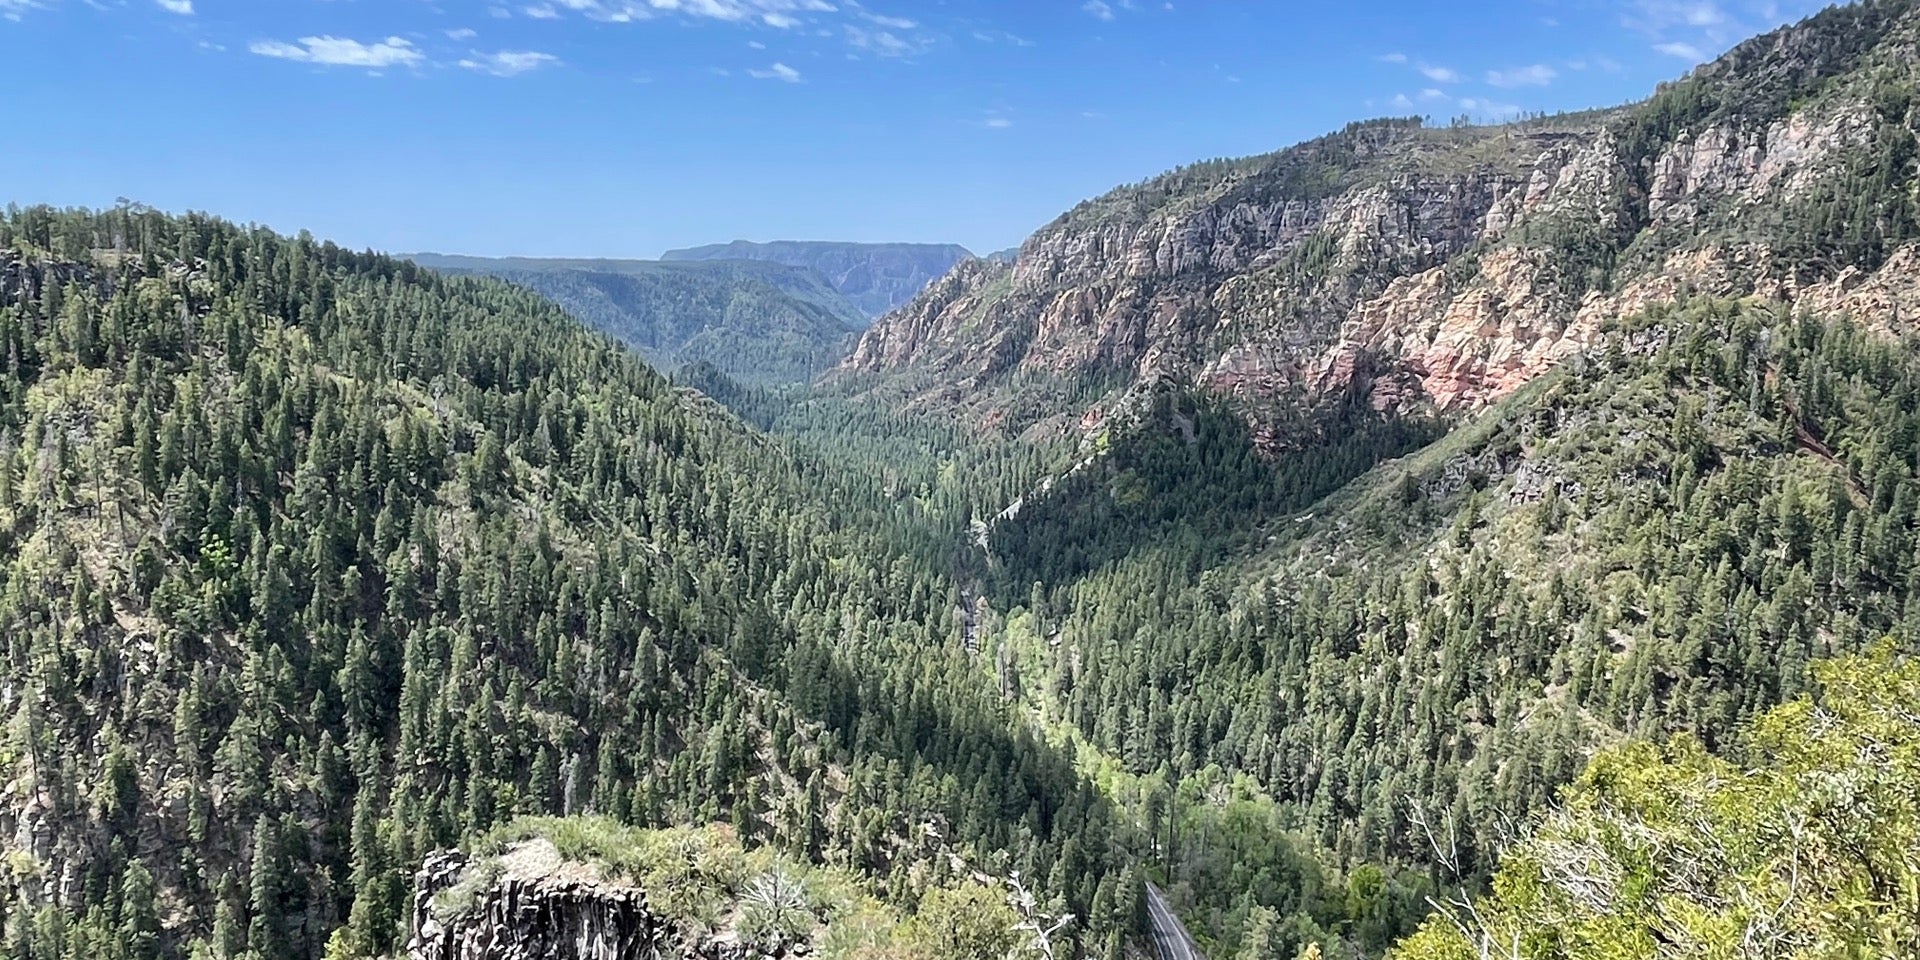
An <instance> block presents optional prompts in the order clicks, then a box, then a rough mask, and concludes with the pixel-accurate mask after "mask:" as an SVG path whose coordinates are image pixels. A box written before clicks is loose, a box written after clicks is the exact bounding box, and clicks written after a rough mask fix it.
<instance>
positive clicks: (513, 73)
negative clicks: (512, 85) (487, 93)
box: [460, 50, 560, 77]
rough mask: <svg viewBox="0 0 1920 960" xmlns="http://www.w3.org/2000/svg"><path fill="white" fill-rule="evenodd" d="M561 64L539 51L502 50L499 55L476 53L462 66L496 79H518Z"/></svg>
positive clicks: (463, 60)
mask: <svg viewBox="0 0 1920 960" xmlns="http://www.w3.org/2000/svg"><path fill="white" fill-rule="evenodd" d="M559 62H560V58H559V57H556V56H554V55H553V54H551V53H541V52H539V51H537V50H501V51H499V52H498V53H479V52H475V53H474V54H473V55H472V56H469V57H466V58H464V59H462V60H461V61H460V66H462V67H465V68H466V69H468V70H473V71H476V72H478V73H486V74H491V75H493V76H496V77H517V76H519V75H521V74H523V73H530V72H532V71H534V70H538V69H540V68H541V67H545V66H550V65H552V64H556V63H559Z"/></svg>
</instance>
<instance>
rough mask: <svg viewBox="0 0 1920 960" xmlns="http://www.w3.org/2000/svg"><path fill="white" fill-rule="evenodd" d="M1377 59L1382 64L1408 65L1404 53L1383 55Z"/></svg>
mask: <svg viewBox="0 0 1920 960" xmlns="http://www.w3.org/2000/svg"><path fill="white" fill-rule="evenodd" d="M1376 59H1378V60H1379V61H1380V62H1381V63H1406V62H1407V55H1406V54H1404V53H1383V54H1381V55H1380V56H1379V57H1377V58H1376Z"/></svg>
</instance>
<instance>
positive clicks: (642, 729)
mask: <svg viewBox="0 0 1920 960" xmlns="http://www.w3.org/2000/svg"><path fill="white" fill-rule="evenodd" d="M0 365H3V366H0V374H3V375H0V681H3V682H0V704H3V705H4V707H5V709H6V714H7V720H8V728H7V730H8V732H7V735H6V738H5V740H4V742H0V787H3V788H4V789H0V836H4V837H5V838H7V841H6V850H5V853H6V856H5V857H0V936H3V937H4V938H5V939H4V941H3V942H4V944H5V946H4V947H3V948H0V953H5V954H6V955H8V956H20V957H28V956H33V957H45V956H59V957H107V958H114V960H119V958H139V960H145V958H150V957H153V956H188V955H193V956H214V957H246V958H275V960H280V958H299V957H309V958H311V957H319V956H320V955H321V954H322V952H323V950H327V951H333V953H332V955H334V956H373V955H379V954H382V953H384V952H386V951H387V950H389V949H390V948H391V947H392V946H393V945H394V942H395V940H396V938H397V937H398V936H401V935H403V930H402V921H403V920H404V917H405V915H406V912H407V911H406V909H405V907H406V904H407V903H408V902H409V898H410V893H411V891H410V888H409V880H410V878H411V877H412V875H413V871H414V870H415V868H416V867H417V866H418V864H419V863H420V862H421V858H422V855H423V854H424V853H426V852H427V851H429V850H433V849H439V848H444V847H448V846H452V845H454V844H456V843H458V842H459V841H460V840H462V838H463V837H467V836H470V835H474V834H478V833H482V832H484V831H486V830H487V829H489V828H490V827H491V826H493V825H495V824H500V823H504V822H506V821H508V820H510V819H511V818H513V817H514V816H516V815H518V814H539V813H553V814H563V813H582V812H585V813H595V814H601V815H606V816H611V817H614V818H616V819H619V820H622V821H625V822H628V823H632V824H638V825H653V826H663V825H669V824H679V823H687V822H699V823H705V822H710V821H716V820H721V821H726V822H728V823H730V824H731V828H732V830H733V831H734V833H735V834H736V835H737V836H739V837H740V838H741V839H742V841H743V842H749V843H763V844H773V845H777V846H780V847H782V848H784V849H786V850H788V851H792V852H793V854H794V855H795V856H799V857H803V858H806V859H810V860H815V861H820V860H826V859H831V860H833V861H834V862H836V863H840V864H843V865H845V866H848V867H851V868H853V869H855V870H857V871H860V872H861V875H862V876H864V877H867V878H870V881H869V882H871V883H873V884H874V889H876V890H878V891H881V892H883V893H884V894H885V895H887V896H889V897H892V898H911V897H912V896H914V895H916V894H917V892H918V891H919V890H920V889H921V887H919V886H917V885H916V884H918V883H920V882H921V881H922V880H925V879H929V878H930V877H929V873H928V871H929V870H930V871H932V873H933V874H935V875H944V874H941V873H940V871H941V870H942V869H943V868H942V867H940V866H939V865H940V864H944V863H946V862H947V860H946V859H945V858H944V857H943V856H940V855H938V854H936V853H927V854H925V855H922V854H920V853H918V852H916V851H918V849H919V848H918V847H915V846H914V844H924V843H925V842H926V839H925V838H926V836H927V831H926V830H925V828H926V827H927V826H928V825H929V824H932V825H935V826H936V827H938V830H939V833H940V835H941V836H943V837H945V838H946V842H947V843H950V844H951V845H952V848H953V849H955V850H959V851H961V852H964V853H967V854H969V855H972V854H973V853H975V852H977V851H996V852H999V855H1000V856H1001V857H1003V858H1004V859H1003V860H1001V861H999V862H1000V864H1001V865H1002V866H1003V867H1004V868H1013V869H1021V870H1023V871H1024V872H1025V873H1026V875H1028V876H1030V877H1032V878H1034V881H1035V882H1036V883H1039V884H1041V885H1042V887H1043V890H1044V892H1045V894H1046V895H1047V896H1049V897H1052V896H1058V897H1060V898H1061V902H1062V903H1064V904H1067V905H1070V908H1071V909H1073V910H1074V911H1075V912H1076V913H1078V914H1080V915H1081V916H1084V917H1088V918H1089V920H1088V922H1087V923H1086V924H1085V925H1084V926H1081V927H1079V928H1078V933H1077V936H1078V937H1080V938H1082V940H1083V941H1084V942H1086V943H1088V944H1089V945H1091V946H1096V947H1097V946H1103V945H1104V946H1107V947H1109V948H1112V949H1117V946H1115V945H1117V944H1118V943H1119V942H1120V941H1121V939H1122V938H1123V937H1124V936H1126V932H1127V930H1128V929H1129V928H1130V926H1131V923H1132V920H1131V913H1130V911H1129V909H1128V906H1127V905H1128V904H1129V903H1131V902H1132V898H1131V897H1129V895H1128V894H1127V893H1125V892H1123V891H1127V890H1137V889H1138V888H1139V882H1138V879H1137V876H1129V875H1128V874H1127V873H1126V871H1125V869H1124V867H1123V866H1122V865H1121V862H1120V859H1119V856H1118V854H1116V853H1115V852H1114V851H1115V849H1116V847H1115V846H1114V844H1119V845H1122V846H1124V844H1125V843H1126V841H1125V839H1124V837H1122V836H1120V835H1118V834H1117V833H1116V827H1115V825H1114V823H1113V822H1112V819H1111V816H1110V812H1109V809H1108V807H1107V806H1106V804H1105V803H1104V802H1103V801H1102V800H1101V799H1100V798H1098V797H1097V796H1096V795H1094V794H1093V792H1092V791H1091V790H1090V789H1088V788H1087V787H1086V786H1085V785H1084V784H1083V783H1082V782H1081V781H1080V780H1079V779H1078V777H1077V775H1076V774H1075V772H1074V770H1073V768H1072V767H1071V765H1070V763H1069V762H1068V760H1067V759H1066V758H1064V757H1062V756H1061V755H1059V754H1058V753H1057V752H1056V751H1055V750H1054V749H1052V748H1051V747H1049V746H1047V745H1045V744H1042V743H1038V742H1036V741H1035V740H1034V739H1033V738H1032V737H1031V736H1029V735H1027V734H1026V733H1025V732H1024V731H1022V730H1020V729H1018V728H1016V727H1014V726H1013V725H1012V724H1010V723H1009V720H1010V717H1009V716H1008V713H1007V710H1006V708H1005V705H1004V704H1003V703H1002V702H1001V701H1000V700H999V699H998V697H997V695H995V694H994V693H993V691H992V689H991V687H990V686H989V685H988V684H987V683H986V682H985V681H984V679H983V678H980V677H978V676H977V674H976V671H975V670H974V668H973V666H972V664H971V663H970V662H969V661H968V659H967V658H966V656H965V654H964V653H963V652H962V651H960V650H959V649H958V648H957V646H956V645H954V644H952V643H950V642H949V640H950V638H951V637H952V636H953V635H954V634H955V633H956V632H957V631H956V629H955V625H954V623H953V620H952V616H951V614H950V612H949V611H950V606H949V604H948V602H947V599H946V598H947V597H948V595H949V593H950V589H951V588H950V587H948V586H947V585H945V584H944V583H942V582H941V581H940V580H938V579H936V578H933V577H931V576H929V575H927V574H926V573H924V572H922V571H920V570H918V569H917V568H915V567H914V566H912V565H911V564H909V563H906V562H896V563H892V564H878V563H865V562H850V561H849V560H848V558H868V557H875V556H884V555H885V554H886V542H887V540H888V538H889V529H888V527H887V525H886V523H885V521H884V519H883V516H884V510H883V509H880V508H875V507H872V506H870V505H868V504H866V503H864V502H862V501H860V500H857V499H851V500H847V499H843V500H841V501H835V502H834V503H833V505H832V506H828V505H827V503H826V502H825V501H824V500H821V499H815V498H816V496H819V495H820V491H822V490H823V489H826V490H831V489H834V488H835V483H834V482H833V481H832V479H831V478H823V477H822V476H821V475H820V471H819V468H818V466H817V465H815V464H811V463H809V462H807V461H805V460H802V459H800V458H796V457H795V456H793V455H792V454H791V453H790V452H789V451H787V450H786V449H785V448H783V447H781V446H780V445H779V444H777V443H775V442H774V441H772V440H770V439H769V438H767V437H765V436H762V435H759V434H756V433H754V432H752V431H750V430H748V429H747V428H745V427H744V426H743V425H742V424H740V423H739V422H738V421H737V420H735V419H733V418H732V417H731V416H729V415H727V414H726V413H724V412H723V411H721V410H719V409H718V408H717V407H715V406H714V405H712V404H711V403H710V402H708V401H706V400H705V399H703V398H700V397H697V396H694V395H689V394H683V393H681V392H679V391H677V390H675V389H673V388H672V387H671V386H670V384H669V383H668V382H667V381H666V380H665V379H663V378H662V377H661V376H659V375H658V374H657V373H655V372H654V371H652V370H651V369H649V368H648V367H646V366H645V365H644V364H643V363H641V362H640V361H639V360H638V359H637V358H636V357H634V356H633V355H632V354H631V353H629V352H628V351H625V350H623V349H622V348H620V347H619V346H618V345H617V344H615V343H614V342H612V341H611V340H609V339H607V338H605V337H603V336H599V335H595V334H593V333H590V332H589V331H587V330H586V329H584V328H583V327H581V326H580V325H579V324H578V323H576V322H575V321H573V320H571V319H569V318H568V317H566V316H565V315H564V314H563V313H561V312H560V311H559V310H558V309H557V308H555V307H554V306H552V305H551V304H550V303H547V302H546V301H543V300H541V299H539V298H538V297H536V296H535V295H533V294H532V293H530V292H528V291H526V290H524V289H521V288H518V287H514V286H511V285H508V284H504V283H500V282H497V281H493V280H488V279H478V278H449V277H444V276H441V275H439V274H436V273H433V272H430V271H427V270H424V269H421V268H419V267H417V266H415V265H413V264H411V263H407V262H404V261H398V260H392V259H388V258H384V257H379V256H373V255H368V254H356V253H352V252H349V251H345V250H342V249H340V248H338V247H335V246H333V245H331V244H320V243H316V242H314V241H312V240H310V239H305V238H302V239H299V240H293V239H287V238H283V237H279V236H276V235H274V234H271V233H269V232H266V231H264V230H244V229H241V228H238V227H235V226H232V225H230V224H227V223H224V222H221V221H217V220H211V219H207V218H203V217H188V218H177V219H176V218H168V217H164V216H161V215H158V214H134V213H131V212H129V211H125V210H120V211H113V212H110V213H103V214H91V213H85V212H77V211H54V210H49V209H46V208H28V209H25V210H21V211H18V212H9V213H8V214H7V215H5V216H0ZM922 861H926V862H928V863H931V864H934V866H932V867H924V868H915V865H916V864H919V863H921V862H922ZM1050 866H1057V867H1058V869H1053V870H1050V869H1049V867H1050ZM932 878H933V879H937V876H935V877H932Z"/></svg>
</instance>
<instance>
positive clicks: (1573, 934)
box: [1397, 646, 1920, 960]
mask: <svg viewBox="0 0 1920 960" xmlns="http://www.w3.org/2000/svg"><path fill="white" fill-rule="evenodd" d="M1815 673H1816V675H1817V678H1818V679H1817V686H1816V689H1815V691H1814V693H1813V694H1812V695H1810V696H1808V697H1804V698H1801V699H1798V700H1795V701H1793V702H1791V703H1789V704H1787V705H1785V706H1782V707H1779V708H1777V709H1775V710H1773V711H1770V712H1769V713H1767V714H1765V715H1764V716H1762V717H1760V718H1758V719H1757V720H1756V721H1755V722H1754V723H1753V724H1751V725H1750V726H1749V727H1747V728H1746V729H1745V730H1744V733H1745V735H1746V738H1745V740H1744V741H1743V743H1742V745H1741V746H1740V748H1738V749H1737V750H1736V751H1734V754H1735V755H1734V757H1733V758H1731V759H1720V758H1716V757H1714V756H1712V755H1710V754H1708V753H1707V752H1706V751H1705V750H1704V749H1702V748H1701V746H1700V744H1699V742H1698V741H1696V740H1694V739H1692V738H1690V737H1686V736H1680V737H1676V738H1674V739H1673V740H1670V741H1668V742H1667V743H1666V744H1664V745H1655V744H1652V743H1648V742H1636V743H1633V744H1629V745H1626V746H1622V747H1618V748H1615V749H1612V750H1609V751H1607V752H1605V753H1603V754H1601V755H1600V756H1598V757H1596V758H1595V759H1594V761H1593V763H1592V764H1590V765H1589V766H1588V768H1587V770H1586V772H1585V773H1584V774H1583V775H1582V776H1581V778H1580V779H1579V781H1578V782H1576V783H1575V784H1574V785H1573V787H1572V788H1571V789H1570V790H1569V791H1568V793H1567V795H1566V798H1565V800H1564V801H1563V803H1562V804H1561V805H1560V806H1559V807H1558V808H1557V809H1556V810H1555V811H1554V812H1553V814H1552V815H1551V816H1549V817H1548V818H1547V821H1546V822H1545V823H1544V824H1543V825H1542V826H1541V827H1540V828H1539V830H1538V831H1537V832H1536V833H1535V834H1534V835H1533V836H1532V837H1530V838H1528V839H1527V840H1526V841H1524V842H1522V843H1521V844H1519V845H1518V846H1517V847H1515V848H1514V849H1513V850H1511V851H1509V852H1508V853H1507V855H1506V856H1505V857H1504V858H1503V861H1502V865H1501V868H1500V872H1499V873H1498V875H1497V876H1496V877H1495V879H1494V893H1493V895H1492V896H1491V897H1489V898H1486V899H1484V900H1481V901H1479V902H1478V903H1477V904H1475V905H1474V906H1472V907H1471V908H1468V907H1466V906H1464V905H1461V906H1453V907H1451V908H1449V909H1448V911H1447V914H1446V915H1445V916H1437V917H1435V918H1434V919H1432V920H1429V921H1428V922H1427V924H1426V926H1425V927H1424V928H1423V929H1422V930H1421V931H1420V933H1419V934H1418V935H1416V936H1415V937H1413V938H1412V939H1410V940H1409V941H1408V942H1407V943H1405V944H1403V945H1402V946H1401V947H1400V949H1399V950H1398V952H1397V956H1400V957H1406V958H1416V957H1418V958H1428V957H1432V958H1455V957H1457V958H1461V960H1466V958H1478V957H1487V956H1492V957H1500V958H1508V957H1511V958H1526V960H1535V958H1538V960H1561V958H1564V960H1626V958H1632V957H1653V956H1676V957H1677V956H1688V957H1746V958H1756V960H1758V958H1776V957H1777V958H1789V957H1791V958H1813V957H1892V956H1913V955H1915V953H1916V951H1920V896H1916V894H1920V860H1917V859H1916V857H1915V855H1914V851H1915V849H1916V841H1917V840H1920V799H1916V798H1920V714H1916V713H1915V712H1914V705H1915V704H1916V703H1920V664H1916V663H1915V662H1914V661H1913V660H1912V659H1910V658H1908V657H1905V656H1901V655H1898V654H1895V653H1894V652H1893V650H1892V647H1891V646H1882V647H1879V648H1878V649H1876V650H1875V651H1874V652H1873V653H1871V654H1869V655H1865V656H1858V657H1850V658H1845V659H1842V660H1838V661H1834V662H1831V663H1825V664H1821V665H1819V666H1818V667H1817V668H1816V670H1815Z"/></svg>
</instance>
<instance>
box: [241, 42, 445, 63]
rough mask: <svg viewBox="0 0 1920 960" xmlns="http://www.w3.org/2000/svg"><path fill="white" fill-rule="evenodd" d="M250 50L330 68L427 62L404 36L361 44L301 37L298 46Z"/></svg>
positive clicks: (276, 44) (259, 46)
mask: <svg viewBox="0 0 1920 960" xmlns="http://www.w3.org/2000/svg"><path fill="white" fill-rule="evenodd" d="M247 49H248V50H249V51H251V52H253V53H256V54H259V55H260V56H263V57H275V58H277V59H281V60H296V61H299V62H301V63H317V64H321V65H323V66H329V67H365V68H366V69H369V70H382V69H385V68H387V67H416V66H419V65H420V64H421V63H423V62H425V61H426V55H425V54H423V53H421V52H420V49H419V48H418V47H415V46H414V45H413V42H412V41H410V40H407V39H405V38H403V37H388V38H387V39H385V40H380V41H377V42H375V43H361V42H360V41H358V40H351V39H347V38H345V37H333V36H320V37H301V38H300V40H299V42H297V43H287V42H285V41H281V40H258V41H255V42H254V43H253V44H251V45H249V46H248V47H247Z"/></svg>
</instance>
